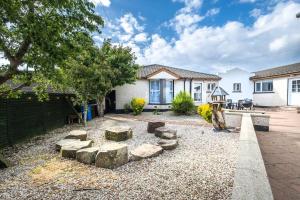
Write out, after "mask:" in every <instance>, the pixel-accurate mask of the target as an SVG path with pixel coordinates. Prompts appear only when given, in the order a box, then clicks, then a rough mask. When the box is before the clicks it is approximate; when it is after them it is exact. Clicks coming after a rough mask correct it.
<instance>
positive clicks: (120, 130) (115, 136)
mask: <svg viewBox="0 0 300 200" xmlns="http://www.w3.org/2000/svg"><path fill="white" fill-rule="evenodd" d="M105 138H106V139H107V140H113V141H116V142H119V141H124V140H128V139H130V138H132V129H131V128H130V127H128V126H116V127H111V128H108V129H106V130H105Z"/></svg>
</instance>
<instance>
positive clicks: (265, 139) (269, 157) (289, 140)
mask: <svg viewBox="0 0 300 200" xmlns="http://www.w3.org/2000/svg"><path fill="white" fill-rule="evenodd" d="M268 114H270V115H271V119H270V132H257V137H258V142H259V144H260V149H261V152H262V156H263V159H264V163H265V166H266V170H267V174H268V177H269V182H270V184H271V188H272V192H273V196H274V199H276V200H294V199H295V200H296V199H300V123H299V122H300V114H297V113H296V112H295V111H285V112H268Z"/></svg>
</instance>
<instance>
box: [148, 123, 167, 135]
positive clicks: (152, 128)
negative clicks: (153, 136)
mask: <svg viewBox="0 0 300 200" xmlns="http://www.w3.org/2000/svg"><path fill="white" fill-rule="evenodd" d="M164 126H165V122H161V121H151V122H148V126H147V131H148V133H155V129H157V128H159V127H164Z"/></svg>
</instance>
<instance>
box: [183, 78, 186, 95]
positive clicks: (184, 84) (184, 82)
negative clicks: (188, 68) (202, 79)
mask: <svg viewBox="0 0 300 200" xmlns="http://www.w3.org/2000/svg"><path fill="white" fill-rule="evenodd" d="M185 81H186V78H185V79H184V80H183V91H184V92H185Z"/></svg>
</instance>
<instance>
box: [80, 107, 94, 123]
mask: <svg viewBox="0 0 300 200" xmlns="http://www.w3.org/2000/svg"><path fill="white" fill-rule="evenodd" d="M81 113H82V119H84V114H83V113H84V108H83V106H81ZM92 118H93V117H92V106H91V105H88V111H87V118H86V120H87V121H91V120H92Z"/></svg>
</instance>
